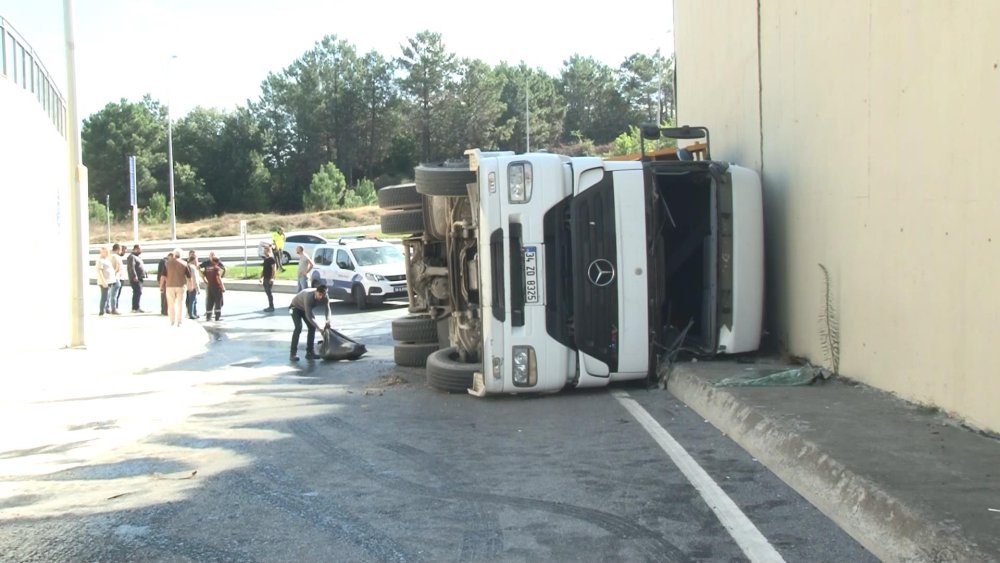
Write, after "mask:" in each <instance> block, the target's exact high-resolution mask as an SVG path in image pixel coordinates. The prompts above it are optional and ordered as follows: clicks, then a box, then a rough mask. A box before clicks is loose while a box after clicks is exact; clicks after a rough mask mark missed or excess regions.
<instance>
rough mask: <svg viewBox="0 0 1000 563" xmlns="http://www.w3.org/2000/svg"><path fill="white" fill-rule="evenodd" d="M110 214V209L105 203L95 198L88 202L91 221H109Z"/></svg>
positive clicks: (88, 213)
mask: <svg viewBox="0 0 1000 563" xmlns="http://www.w3.org/2000/svg"><path fill="white" fill-rule="evenodd" d="M108 213H109V211H108V208H107V206H106V205H104V204H103V203H101V202H99V201H97V200H96V199H94V198H90V199H89V200H87V216H88V217H90V220H91V221H107V220H108Z"/></svg>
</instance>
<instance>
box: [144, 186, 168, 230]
mask: <svg viewBox="0 0 1000 563" xmlns="http://www.w3.org/2000/svg"><path fill="white" fill-rule="evenodd" d="M139 217H140V218H141V219H142V221H143V222H144V223H152V224H156V223H165V222H166V221H167V219H169V218H170V209H169V208H168V207H167V196H165V195H163V194H161V193H155V194H153V195H151V196H150V197H149V205H148V206H147V207H146V208H145V209H143V211H142V212H141V214H140V215H139Z"/></svg>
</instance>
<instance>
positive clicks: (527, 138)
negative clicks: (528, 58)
mask: <svg viewBox="0 0 1000 563" xmlns="http://www.w3.org/2000/svg"><path fill="white" fill-rule="evenodd" d="M529 76H531V73H530V72H527V69H525V73H524V146H525V150H524V152H531V98H530V96H531V90H529V88H528V77H529Z"/></svg>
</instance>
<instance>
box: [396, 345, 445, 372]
mask: <svg viewBox="0 0 1000 563" xmlns="http://www.w3.org/2000/svg"><path fill="white" fill-rule="evenodd" d="M437 349H438V343H437V342H397V343H396V346H395V347H394V348H393V349H392V356H393V359H394V360H395V361H396V365H397V366H403V367H422V366H424V365H425V364H426V363H427V356H429V355H430V354H431V352H434V351H436V350H437Z"/></svg>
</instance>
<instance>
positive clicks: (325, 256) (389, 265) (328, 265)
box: [310, 236, 407, 309]
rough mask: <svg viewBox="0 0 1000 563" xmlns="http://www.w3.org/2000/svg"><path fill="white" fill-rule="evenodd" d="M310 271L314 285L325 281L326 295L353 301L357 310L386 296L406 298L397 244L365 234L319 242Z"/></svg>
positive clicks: (381, 300) (374, 303)
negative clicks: (324, 242) (329, 241)
mask: <svg viewBox="0 0 1000 563" xmlns="http://www.w3.org/2000/svg"><path fill="white" fill-rule="evenodd" d="M313 263H314V267H313V270H312V273H311V274H310V282H311V284H312V286H313V287H315V286H317V285H319V284H321V283H322V284H325V285H326V286H327V290H328V292H329V295H330V296H331V297H333V298H336V299H342V300H345V301H353V302H354V304H355V305H357V307H358V309H364V308H366V307H367V306H369V305H378V304H381V303H382V302H383V301H385V300H387V299H406V297H407V293H406V265H405V263H404V259H403V253H402V251H401V250H400V247H399V246H397V245H395V244H392V243H388V242H385V241H382V240H378V239H371V238H366V237H364V236H360V237H352V238H341V239H338V240H337V241H336V242H331V243H326V244H318V245H316V247H315V250H314V251H313Z"/></svg>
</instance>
